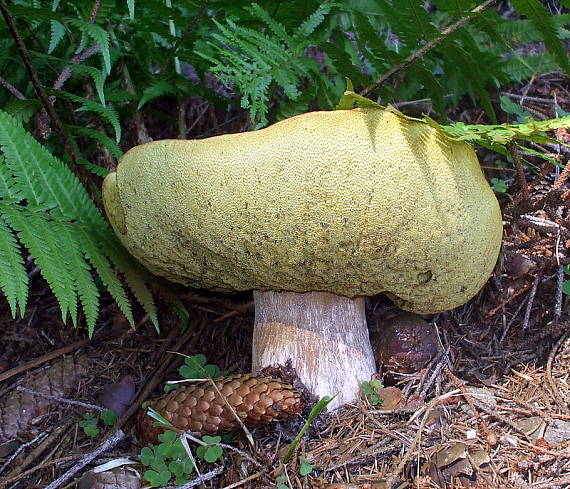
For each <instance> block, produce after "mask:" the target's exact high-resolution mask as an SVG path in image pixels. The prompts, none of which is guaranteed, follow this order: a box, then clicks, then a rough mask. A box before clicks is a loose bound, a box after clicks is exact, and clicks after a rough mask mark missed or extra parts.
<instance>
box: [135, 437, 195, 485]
mask: <svg viewBox="0 0 570 489" xmlns="http://www.w3.org/2000/svg"><path fill="white" fill-rule="evenodd" d="M158 439H159V440H160V441H161V443H160V444H159V445H158V446H157V447H153V446H150V447H144V448H143V449H142V450H141V463H142V464H143V465H145V466H146V467H148V469H147V470H146V471H145V473H144V479H145V480H146V481H147V482H149V483H150V484H151V485H152V486H153V487H162V486H166V485H167V484H168V483H169V482H170V481H171V479H174V484H176V485H182V484H186V483H187V482H188V481H189V480H190V478H189V476H190V474H192V472H193V471H194V463H193V462H192V460H190V457H189V456H188V454H187V453H186V450H185V449H184V446H183V445H182V442H181V441H180V439H179V438H178V436H177V435H176V433H175V432H174V431H171V430H168V431H165V432H164V433H162V434H160V435H159V436H158Z"/></svg>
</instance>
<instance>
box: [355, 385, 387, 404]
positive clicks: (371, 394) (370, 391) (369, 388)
mask: <svg viewBox="0 0 570 489" xmlns="http://www.w3.org/2000/svg"><path fill="white" fill-rule="evenodd" d="M382 387H384V386H383V385H382V382H380V381H379V380H378V379H371V380H369V381H368V382H362V385H361V386H360V389H361V390H362V394H364V396H365V397H366V399H368V401H369V402H370V404H372V405H373V406H378V405H381V404H382V402H383V401H382V399H380V397H379V396H378V394H376V389H382Z"/></svg>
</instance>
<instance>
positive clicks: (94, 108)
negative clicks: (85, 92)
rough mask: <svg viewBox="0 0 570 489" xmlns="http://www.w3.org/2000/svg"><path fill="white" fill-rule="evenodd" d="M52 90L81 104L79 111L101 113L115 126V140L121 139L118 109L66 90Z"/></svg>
mask: <svg viewBox="0 0 570 489" xmlns="http://www.w3.org/2000/svg"><path fill="white" fill-rule="evenodd" d="M50 92H52V93H53V94H54V95H59V96H61V97H63V98H67V99H69V100H71V101H73V102H76V103H79V104H81V107H79V108H78V109H76V111H77V112H95V113H96V114H99V115H100V116H101V117H102V118H103V119H104V120H106V121H107V122H108V123H109V124H111V126H113V129H114V130H115V140H116V141H117V142H119V141H120V140H121V124H120V122H119V116H118V114H117V111H116V110H115V109H114V108H113V107H110V106H107V105H102V104H100V103H98V102H95V101H94V100H89V99H87V98H84V97H80V96H79V95H75V94H73V93H69V92H66V91H64V90H50Z"/></svg>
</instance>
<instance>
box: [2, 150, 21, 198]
mask: <svg viewBox="0 0 570 489" xmlns="http://www.w3.org/2000/svg"><path fill="white" fill-rule="evenodd" d="M15 184H16V181H15V179H14V175H13V174H12V172H11V171H10V168H8V167H7V166H6V163H5V160H4V156H3V155H2V153H0V199H15V200H18V201H19V200H22V199H24V198H25V197H24V196H23V195H22V194H21V193H20V192H18V188H17V187H16V185H15Z"/></svg>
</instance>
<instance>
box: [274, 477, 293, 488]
mask: <svg viewBox="0 0 570 489" xmlns="http://www.w3.org/2000/svg"><path fill="white" fill-rule="evenodd" d="M275 480H276V482H277V489H291V488H290V487H289V486H288V485H287V482H288V480H287V476H286V475H280V476H279V477H277V478H276V479H275Z"/></svg>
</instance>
